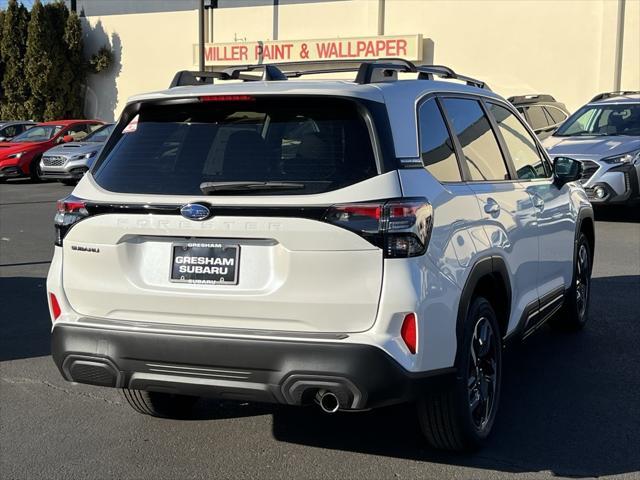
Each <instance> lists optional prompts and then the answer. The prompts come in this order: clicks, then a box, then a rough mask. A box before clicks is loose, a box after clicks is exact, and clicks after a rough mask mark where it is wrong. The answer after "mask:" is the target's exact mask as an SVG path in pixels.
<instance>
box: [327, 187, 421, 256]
mask: <svg viewBox="0 0 640 480" xmlns="http://www.w3.org/2000/svg"><path fill="white" fill-rule="evenodd" d="M324 220H325V221H326V222H328V223H331V224H333V225H337V226H339V227H343V228H346V229H348V230H351V231H353V232H355V233H358V234H359V235H361V236H362V237H363V238H365V239H367V240H368V241H369V242H371V243H373V244H374V245H376V246H378V247H380V248H382V249H383V251H384V255H385V257H387V258H406V257H415V256H418V255H422V254H423V253H424V252H425V251H426V249H427V245H428V244H429V237H430V236H431V229H432V226H433V208H432V207H431V204H430V203H429V202H428V201H427V200H426V199H424V198H410V199H400V200H389V201H386V202H379V203H371V202H366V203H350V204H343V205H333V206H332V207H330V208H329V210H327V213H326V214H325V216H324Z"/></svg>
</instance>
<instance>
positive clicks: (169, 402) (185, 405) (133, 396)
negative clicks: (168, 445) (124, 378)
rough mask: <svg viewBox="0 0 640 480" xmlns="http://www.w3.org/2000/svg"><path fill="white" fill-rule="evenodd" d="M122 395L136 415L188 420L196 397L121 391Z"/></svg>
mask: <svg viewBox="0 0 640 480" xmlns="http://www.w3.org/2000/svg"><path fill="white" fill-rule="evenodd" d="M122 395H123V396H124V398H125V400H126V401H127V403H129V405H131V407H132V408H133V409H134V410H135V411H136V412H138V413H142V414H144V415H151V416H152V417H160V418H178V419H180V418H189V417H190V415H191V413H192V411H193V406H194V405H195V403H196V402H197V401H198V397H191V396H188V395H177V394H171V393H161V392H147V391H145V390H133V389H129V388H123V389H122Z"/></svg>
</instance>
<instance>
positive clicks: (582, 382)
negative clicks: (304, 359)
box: [273, 276, 640, 477]
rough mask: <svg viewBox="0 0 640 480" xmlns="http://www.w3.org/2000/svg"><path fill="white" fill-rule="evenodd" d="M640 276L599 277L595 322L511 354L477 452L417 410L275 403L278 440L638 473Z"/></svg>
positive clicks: (549, 468) (534, 467)
mask: <svg viewBox="0 0 640 480" xmlns="http://www.w3.org/2000/svg"><path fill="white" fill-rule="evenodd" d="M639 297H640V276H623V277H610V278H595V279H594V280H593V298H592V303H591V312H590V322H589V324H588V325H587V327H586V329H585V330H584V331H582V332H580V333H577V334H559V333H555V332H552V331H551V330H550V329H547V328H544V329H542V330H541V331H540V332H539V333H538V334H536V335H534V336H533V338H530V339H529V340H528V341H527V342H525V343H524V344H522V345H521V346H516V347H515V348H513V349H511V350H510V351H508V352H507V353H506V355H505V375H504V379H503V380H504V383H503V394H502V400H501V406H500V412H499V415H498V421H497V424H496V427H495V431H494V434H493V436H492V437H491V439H490V441H489V443H488V445H487V446H486V447H485V448H484V449H483V450H481V451H480V452H478V453H476V454H473V455H466V456H465V455H453V454H448V453H442V452H438V451H434V450H431V449H429V448H428V447H426V445H425V443H424V442H423V440H422V438H421V436H420V432H419V428H418V425H417V421H416V418H415V416H414V412H413V408H412V406H410V405H404V406H396V407H390V408H386V409H380V410H376V411H371V412H366V413H352V414H347V413H342V414H336V415H330V416H327V415H324V414H322V413H321V412H319V411H318V410H317V409H311V408H309V409H296V408H293V407H291V408H285V407H281V408H276V409H275V411H274V421H273V434H274V437H275V438H276V439H278V440H280V441H284V442H292V443H297V444H303V445H311V446H316V447H321V448H330V449H338V450H348V451H354V452H361V453H366V454H374V455H383V456H389V457H398V458H406V459H412V460H421V461H429V462H438V463H446V464H451V465H460V466H468V467H474V468H486V469H491V470H498V471H505V472H513V473H526V472H551V474H555V475H563V476H572V477H597V476H601V475H614V474H622V473H629V472H637V471H640V449H639V448H638V445H640V407H639V405H640V368H638V364H639V357H638V345H640V322H639V321H638V311H640V299H639Z"/></svg>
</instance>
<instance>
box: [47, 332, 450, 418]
mask: <svg viewBox="0 0 640 480" xmlns="http://www.w3.org/2000/svg"><path fill="white" fill-rule="evenodd" d="M52 355H53V359H54V361H55V363H56V365H57V366H58V368H59V370H60V371H61V373H62V375H63V376H64V377H65V378H66V379H67V380H69V381H75V382H79V383H91V384H96V385H103V386H111V387H128V388H136V389H140V390H152V391H163V392H171V393H181V394H185V395H198V396H211V397H217V398H228V399H235V400H245V401H259V402H274V403H284V404H293V405H297V404H301V403H305V401H307V400H309V398H311V397H312V396H313V394H315V393H316V392H317V391H318V390H320V389H325V390H330V391H332V392H334V393H335V394H336V395H337V396H338V398H339V399H340V404H341V408H344V409H365V408H373V407H379V406H383V405H388V404H393V403H399V402H403V401H407V400H411V399H413V398H415V397H416V396H417V395H418V394H419V393H421V392H422V391H425V390H430V391H432V390H435V389H441V388H446V387H447V386H450V385H451V384H452V383H451V382H453V380H454V378H455V370H454V369H453V368H451V369H443V370H437V371H431V372H428V373H423V374H415V373H412V372H409V371H407V370H405V369H404V368H403V367H402V366H400V364H398V363H397V362H396V361H395V360H393V358H391V357H390V356H389V355H388V354H387V353H385V352H384V351H383V350H381V349H379V348H377V347H374V346H371V345H361V344H353V343H339V342H306V341H288V340H287V341H282V340H265V339H240V338H232V337H212V336H197V335H180V334H167V333H149V332H135V331H129V330H112V329H100V328H93V327H87V326H76V325H68V324H61V325H57V326H55V328H54V329H53V333H52Z"/></svg>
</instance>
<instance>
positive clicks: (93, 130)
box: [87, 123, 102, 133]
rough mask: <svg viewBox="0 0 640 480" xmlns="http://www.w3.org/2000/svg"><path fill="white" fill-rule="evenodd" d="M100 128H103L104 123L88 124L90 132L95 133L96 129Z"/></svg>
mask: <svg viewBox="0 0 640 480" xmlns="http://www.w3.org/2000/svg"><path fill="white" fill-rule="evenodd" d="M99 128H102V125H100V124H99V123H89V124H87V131H88V132H89V133H93V132H95V131H96V130H98V129H99Z"/></svg>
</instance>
